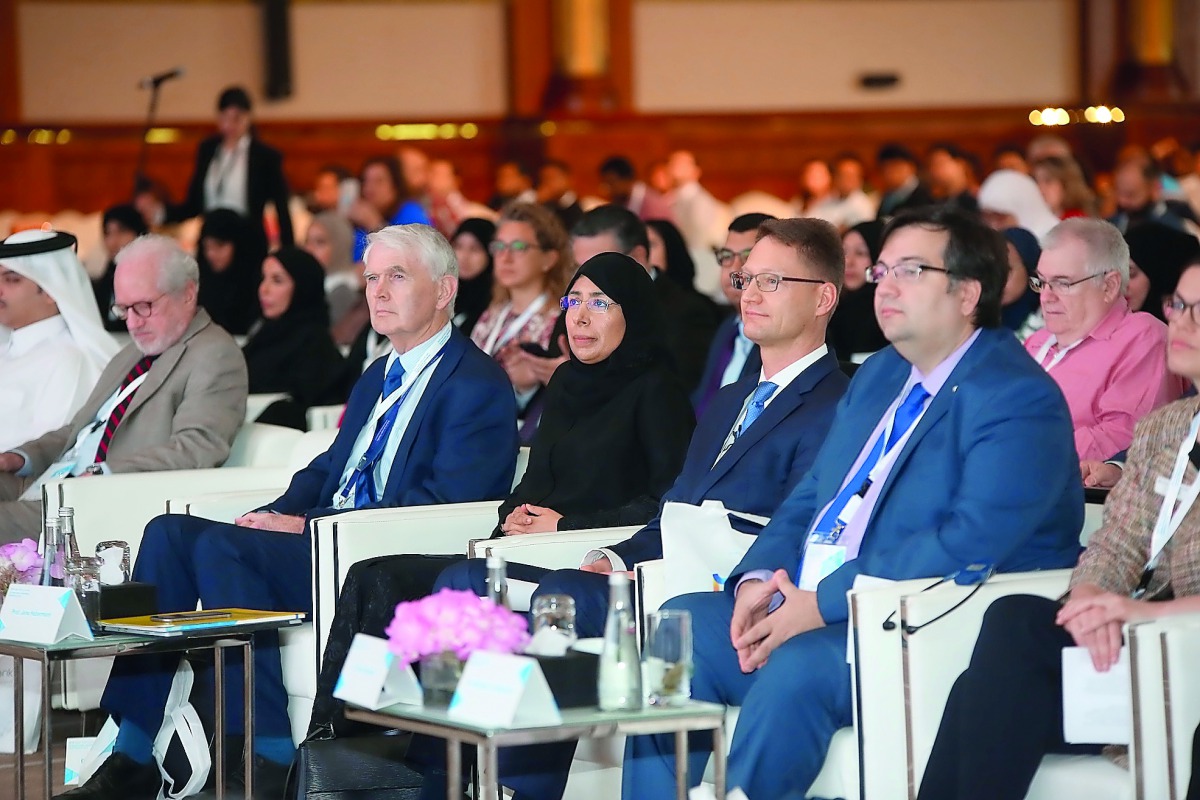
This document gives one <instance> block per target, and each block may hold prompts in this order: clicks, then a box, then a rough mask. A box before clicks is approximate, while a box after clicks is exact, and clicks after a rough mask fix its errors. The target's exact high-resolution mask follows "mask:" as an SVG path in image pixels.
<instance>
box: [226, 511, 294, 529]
mask: <svg viewBox="0 0 1200 800" xmlns="http://www.w3.org/2000/svg"><path fill="white" fill-rule="evenodd" d="M233 522H234V524H235V525H237V526H239V527H242V528H255V529H257V530H260V531H275V532H276V533H304V525H305V523H306V522H307V520H305V519H304V517H297V516H293V515H291V514H272V513H270V512H269V511H251V512H249V513H246V514H242V515H241V516H240V517H238V518H237V519H235V520H234V521H233Z"/></svg>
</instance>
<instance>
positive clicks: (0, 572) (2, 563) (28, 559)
mask: <svg viewBox="0 0 1200 800" xmlns="http://www.w3.org/2000/svg"><path fill="white" fill-rule="evenodd" d="M41 574H42V557H41V556H40V555H38V550H37V542H35V541H34V540H33V539H23V540H22V541H19V542H13V543H11V544H6V545H0V600H2V599H3V596H4V594H5V593H7V592H8V587H9V586H10V585H11V584H13V583H37V581H38V578H39V577H41Z"/></svg>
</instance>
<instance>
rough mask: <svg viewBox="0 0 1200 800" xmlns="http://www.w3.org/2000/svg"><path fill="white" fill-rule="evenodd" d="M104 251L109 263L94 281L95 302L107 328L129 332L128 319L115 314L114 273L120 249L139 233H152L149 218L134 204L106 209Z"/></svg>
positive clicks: (116, 331) (119, 331)
mask: <svg viewBox="0 0 1200 800" xmlns="http://www.w3.org/2000/svg"><path fill="white" fill-rule="evenodd" d="M103 224H104V250H105V253H106V254H107V255H108V266H106V267H105V268H104V274H103V275H101V276H100V277H99V278H96V280H94V281H92V290H93V291H94V292H95V293H96V305H97V306H99V308H100V316H101V317H103V319H104V330H106V331H112V332H115V333H126V332H127V331H128V330H129V328H128V327H127V326H126V325H125V320H123V319H117V318H116V317H115V316H113V313H112V307H113V303H115V302H117V298H116V297H115V296H114V295H113V276H114V275H116V274H117V252H118V251H120V249H121V248H122V247H124V246H125V245H127V244H129V243H130V242H132V241H133V240H134V239H136V238H137V237H139V236H142V235H144V234H146V233H149V231H150V229H149V228H148V227H146V220H144V219H142V215H141V214H140V213H139V212H138V210H137V209H136V208H134V207H133V206H131V205H119V206H110V207H109V208H106V209H105V210H104V217H103Z"/></svg>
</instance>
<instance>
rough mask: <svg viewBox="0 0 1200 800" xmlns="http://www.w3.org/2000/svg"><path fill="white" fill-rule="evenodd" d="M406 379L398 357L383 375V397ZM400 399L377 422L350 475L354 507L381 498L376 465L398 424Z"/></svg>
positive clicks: (397, 387)
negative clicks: (368, 442) (369, 442)
mask: <svg viewBox="0 0 1200 800" xmlns="http://www.w3.org/2000/svg"><path fill="white" fill-rule="evenodd" d="M403 383H404V367H403V366H401V365H400V359H398V358H397V359H396V363H394V364H392V367H391V369H389V370H388V372H387V375H385V376H384V378H383V397H385V398H386V397H388V396H389V395H391V394H392V392H394V391H396V390H397V389H399V388H400V386H401V385H402V384H403ZM402 399H403V398H400V399H397V401H396V402H395V403H392V405H391V406H389V407H388V410H387V411H385V412H383V416H381V417H380V418H379V421H378V422H376V423H375V435H374V436H372V437H371V444H369V445H368V446H367V450H366V452H365V453H363V455H362V458H360V459H359V460H358V464H357V465H356V466H355V468H354V472H353V473H351V475H350V481H349V485H350V486H352V487H354V507H355V508H359V507H361V506H364V505H366V504H367V503H374V502H376V501H377V500H379V490H378V489H377V487H376V486H375V467H376V465H378V464H379V459H381V458H382V457H383V450H384V448H385V447H386V446H387V440H388V436H389V435H390V434H391V432H392V428H393V427H394V426H395V424H396V417H397V416H398V415H399V413H400V400H402Z"/></svg>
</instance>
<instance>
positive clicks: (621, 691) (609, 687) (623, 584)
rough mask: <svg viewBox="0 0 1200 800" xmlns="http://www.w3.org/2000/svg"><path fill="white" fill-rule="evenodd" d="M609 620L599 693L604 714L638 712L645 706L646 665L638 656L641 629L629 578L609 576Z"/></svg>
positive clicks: (618, 574)
mask: <svg viewBox="0 0 1200 800" xmlns="http://www.w3.org/2000/svg"><path fill="white" fill-rule="evenodd" d="M608 588H609V601H608V618H607V619H606V620H605V622H604V649H603V650H602V651H601V652H600V676H599V685H598V686H597V690H598V691H597V694H598V695H599V699H600V710H601V711H634V710H637V709H639V708H641V707H642V664H641V660H640V659H639V657H638V648H637V627H636V624H635V620H634V612H633V603H631V602H630V599H629V576H628V575H626V574H625V573H623V572H613V573H610V574H609V576H608Z"/></svg>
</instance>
